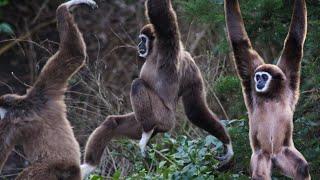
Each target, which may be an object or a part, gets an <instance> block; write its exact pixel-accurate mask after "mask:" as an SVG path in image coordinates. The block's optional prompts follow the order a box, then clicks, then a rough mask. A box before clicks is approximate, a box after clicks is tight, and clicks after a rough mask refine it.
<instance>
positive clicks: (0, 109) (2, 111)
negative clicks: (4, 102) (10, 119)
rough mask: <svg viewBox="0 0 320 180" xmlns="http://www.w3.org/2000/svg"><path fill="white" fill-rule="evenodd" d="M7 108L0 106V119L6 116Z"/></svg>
mask: <svg viewBox="0 0 320 180" xmlns="http://www.w3.org/2000/svg"><path fill="white" fill-rule="evenodd" d="M7 112H8V111H7V109H5V108H3V107H0V120H2V119H4V117H6V114H7Z"/></svg>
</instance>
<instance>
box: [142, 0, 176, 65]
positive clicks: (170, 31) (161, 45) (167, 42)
mask: <svg viewBox="0 0 320 180" xmlns="http://www.w3.org/2000/svg"><path fill="white" fill-rule="evenodd" d="M146 9H147V16H148V17H149V20H150V23H151V24H152V25H153V26H154V30H155V35H156V39H157V41H156V43H157V48H158V51H159V52H160V53H161V54H162V53H164V54H166V55H167V56H168V57H166V56H164V57H163V58H165V59H167V60H169V61H170V60H171V61H172V59H170V58H175V59H176V56H177V53H178V52H179V48H180V32H179V26H178V22H177V16H176V13H175V11H174V9H173V8H172V4H171V0H147V1H146Z"/></svg>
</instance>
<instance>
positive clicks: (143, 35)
mask: <svg viewBox="0 0 320 180" xmlns="http://www.w3.org/2000/svg"><path fill="white" fill-rule="evenodd" d="M139 38H140V39H142V38H145V39H146V44H145V46H146V52H145V53H143V54H141V53H140V51H139V56H140V57H143V58H146V57H147V56H148V54H149V38H148V36H146V35H145V34H140V35H139Z"/></svg>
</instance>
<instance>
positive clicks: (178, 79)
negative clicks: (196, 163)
mask: <svg viewBox="0 0 320 180" xmlns="http://www.w3.org/2000/svg"><path fill="white" fill-rule="evenodd" d="M146 16H147V18H148V19H149V22H150V24H147V25H146V26H145V27H143V28H142V30H141V34H140V36H139V37H140V39H141V42H140V44H139V45H138V50H139V51H138V53H139V56H140V57H141V58H144V59H145V63H144V64H143V67H142V69H141V72H140V76H139V78H137V79H135V80H134V81H133V83H132V86H131V94H130V97H131V104H132V107H133V111H134V112H132V113H129V114H126V115H120V116H119V115H116V116H109V117H107V119H106V120H105V121H104V122H103V123H102V124H101V125H100V126H99V127H98V128H97V129H96V130H95V131H94V132H93V133H92V134H91V136H90V137H89V140H88V142H87V145H86V149H85V157H84V164H83V166H82V168H83V169H84V172H87V173H89V172H90V171H92V170H94V168H95V167H96V166H97V165H98V164H99V162H100V159H101V156H102V153H103V151H104V149H105V147H106V145H107V143H108V142H110V140H111V139H112V138H115V137H127V138H131V139H140V143H139V146H140V148H141V152H142V154H143V155H144V154H145V149H146V145H147V143H148V141H149V139H150V138H151V137H152V136H154V135H155V134H157V133H159V132H167V131H169V130H170V129H171V128H172V127H173V126H174V123H175V110H176V105H177V103H178V100H179V99H180V97H182V101H183V105H184V108H185V112H186V115H187V117H188V118H189V119H190V121H191V122H192V123H193V124H195V125H196V126H198V127H199V128H201V129H204V130H205V131H207V132H209V133H210V134H212V135H213V136H215V137H217V138H218V139H219V140H220V141H221V142H222V143H223V144H224V147H225V148H226V149H227V152H226V155H225V156H223V157H221V158H219V160H221V161H222V162H221V164H225V163H227V162H228V161H230V159H231V158H232V156H233V149H232V144H231V140H230V137H229V134H228V132H227V131H226V129H225V127H224V126H223V124H222V123H221V122H220V120H219V118H218V117H217V116H216V115H215V114H213V113H212V112H211V110H210V109H209V108H208V105H207V101H206V92H205V87H204V82H203V78H202V75H201V72H200V70H199V68H198V66H197V65H196V64H195V62H194V60H193V58H192V57H191V55H190V54H189V53H188V52H187V51H186V50H185V49H184V47H183V45H182V42H181V37H180V32H179V27H178V23H177V17H176V13H175V11H174V10H173V8H172V4H171V0H147V1H146Z"/></svg>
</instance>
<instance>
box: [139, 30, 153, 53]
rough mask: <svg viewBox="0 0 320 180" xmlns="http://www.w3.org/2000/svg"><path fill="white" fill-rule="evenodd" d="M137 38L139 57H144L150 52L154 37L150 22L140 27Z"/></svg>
mask: <svg viewBox="0 0 320 180" xmlns="http://www.w3.org/2000/svg"><path fill="white" fill-rule="evenodd" d="M139 39H140V43H139V45H138V53H139V57H142V58H146V57H147V56H148V55H149V54H151V52H152V47H153V41H154V39H155V35H154V28H153V25H152V24H147V25H145V26H144V27H143V28H142V29H141V31H140V35H139Z"/></svg>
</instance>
